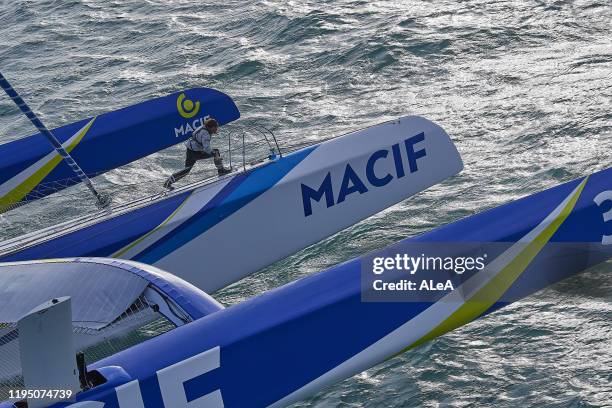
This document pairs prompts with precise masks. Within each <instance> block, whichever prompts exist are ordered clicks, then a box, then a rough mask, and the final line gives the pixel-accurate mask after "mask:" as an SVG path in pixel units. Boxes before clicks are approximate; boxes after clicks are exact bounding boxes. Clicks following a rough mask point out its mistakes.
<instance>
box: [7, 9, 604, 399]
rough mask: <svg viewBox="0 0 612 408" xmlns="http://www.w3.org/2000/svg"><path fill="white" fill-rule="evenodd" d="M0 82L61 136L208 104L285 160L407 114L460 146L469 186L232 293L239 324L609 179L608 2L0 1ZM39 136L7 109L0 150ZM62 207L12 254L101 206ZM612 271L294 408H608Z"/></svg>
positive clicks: (152, 166)
mask: <svg viewBox="0 0 612 408" xmlns="http://www.w3.org/2000/svg"><path fill="white" fill-rule="evenodd" d="M0 70H1V71H2V72H3V73H4V74H5V75H6V76H7V77H8V78H9V79H10V80H11V81H12V83H13V85H14V86H15V87H16V88H17V89H18V90H20V91H21V93H22V94H23V96H24V98H25V99H26V100H27V101H29V102H30V103H31V105H32V107H33V108H34V109H35V110H36V111H37V112H39V113H40V114H41V116H42V117H43V119H44V121H45V122H46V123H47V124H48V125H49V126H50V127H55V126H59V125H61V124H65V123H67V122H71V121H75V120H78V119H80V118H83V117H86V116H89V115H93V114H97V113H101V112H104V111H108V110H111V109H116V108H118V107H121V106H125V105H128V104H131V103H136V102H139V101H143V100H145V99H148V98H151V97H155V96H160V95H163V94H167V93H170V92H173V91H176V90H179V89H182V88H186V87H194V86H209V87H214V88H217V89H220V90H223V91H224V92H227V93H228V94H229V95H231V96H232V97H233V98H234V99H235V100H236V102H237V104H238V106H239V108H240V110H241V112H242V117H243V119H244V120H259V121H264V122H266V123H267V124H268V125H269V126H270V127H272V128H273V129H274V131H275V133H276V135H277V136H278V137H279V141H280V142H281V145H282V146H284V147H286V148H291V147H292V146H299V145H302V144H304V143H308V142H312V141H316V140H319V139H322V138H325V137H328V136H332V135H337V134H340V133H344V132H347V131H349V130H354V129H358V128H360V127H363V126H367V125H370V124H374V123H377V122H381V121H384V120H388V119H393V118H396V117H398V116H401V115H407V114H419V115H423V116H426V117H428V118H430V119H432V120H434V121H436V122H437V123H439V124H440V125H442V126H443V127H444V128H445V129H446V130H447V132H448V133H449V134H450V135H451V137H452V138H453V140H454V141H455V142H456V144H457V146H458V149H459V150H460V152H461V154H462V156H463V159H464V162H465V170H464V171H463V172H462V173H461V174H460V175H459V176H457V177H454V178H453V179H451V180H449V181H447V182H445V183H442V184H441V185H439V186H436V187H434V188H431V189H429V190H428V191H426V192H424V193H422V194H420V195H418V196H417V197H414V198H412V199H410V200H408V201H405V202H402V203H400V204H398V205H396V206H394V207H392V208H390V209H388V210H386V211H383V212H382V213H380V214H378V215H376V216H374V217H371V218H370V219H368V220H366V221H364V222H362V223H359V224H357V225H355V226H353V227H351V228H349V229H347V230H345V231H342V232H341V233H339V234H336V235H334V236H332V237H330V238H329V239H326V240H324V241H322V242H320V243H318V244H316V245H314V246H312V247H310V248H307V249H306V250H303V251H301V252H299V253H298V254H296V255H294V256H291V257H289V258H287V259H285V260H283V261H280V262H278V263H276V264H274V265H272V266H270V267H269V268H266V269H265V270H263V271H260V272H259V273H257V274H255V275H253V276H251V277H249V278H247V279H245V280H244V281H242V282H239V283H237V284H235V285H232V286H231V287H229V288H226V289H224V290H223V291H221V292H220V293H218V294H217V295H216V297H217V298H218V299H219V300H220V301H222V302H223V303H224V304H226V305H231V304H234V303H237V302H239V301H241V300H243V299H246V298H249V297H251V296H253V295H256V294H258V293H261V292H263V291H265V290H268V289H271V288H274V287H277V286H279V285H282V284H284V283H287V282H290V281H293V280H295V279H297V278H299V277H302V276H305V275H308V274H311V273H314V272H316V271H319V270H321V269H324V268H326V267H329V266H332V265H334V264H336V263H338V262H342V261H344V260H347V259H350V258H352V257H355V256H357V255H360V254H362V253H364V252H368V251H372V250H376V249H379V248H382V247H384V246H385V245H388V244H391V243H393V242H395V241H397V240H399V239H402V238H404V237H406V236H410V235H414V234H417V233H420V232H423V231H427V230H429V229H431V228H433V227H436V226H438V225H442V224H445V223H448V222H450V221H453V220H457V219H460V218H462V217H465V216H468V215H470V214H474V213H476V212H479V211H482V210H485V209H488V208H491V207H493V206H496V205H500V204H503V203H505V202H508V201H511V200H513V199H516V198H519V197H522V196H525V195H528V194H530V193H533V192H536V191H538V190H541V189H544V188H547V187H551V186H553V185H556V184H558V183H560V182H563V181H568V180H570V179H573V178H576V177H579V176H583V175H585V174H587V173H590V172H593V171H596V170H600V169H603V168H606V167H609V166H610V165H612V155H611V152H612V113H611V106H612V5H611V3H610V1H609V0H584V1H576V2H572V1H531V0H523V1H521V0H517V1H462V2H454V1H427V2H415V1H356V0H353V1H337V2H324V1H319V2H317V1H273V0H264V1H259V2H253V1H226V2H223V3H214V2H206V1H187V0H175V1H161V0H159V1H157V0H131V1H106V0H70V1H42V0H40V1H39V0H36V1H19V0H17V1H7V0H0ZM31 133H33V131H32V128H31V126H30V125H29V123H28V122H27V121H26V120H25V119H24V118H23V117H22V116H21V115H20V114H19V113H18V112H17V110H16V109H15V108H14V107H13V106H12V104H11V103H10V101H9V100H8V99H6V98H0V142H6V141H9V140H14V139H17V138H19V137H22V136H25V135H28V134H31ZM182 160H183V151H182V147H180V146H179V147H175V148H171V149H168V150H167V151H164V152H160V153H157V154H155V155H153V156H151V157H149V158H147V159H146V160H142V161H139V162H137V163H134V164H132V165H129V166H127V167H126V168H124V169H121V170H119V171H115V172H112V173H109V174H107V175H104V176H101V177H100V178H98V179H97V182H98V184H99V185H100V186H101V187H103V188H105V189H117V190H121V189H122V188H123V190H121V191H122V193H121V194H120V195H119V196H118V197H117V198H116V202H122V201H128V200H130V199H131V198H134V197H136V196H140V195H143V194H146V193H149V192H150V191H151V190H152V189H155V188H159V180H160V179H163V177H164V176H165V175H167V174H168V173H170V172H171V171H174V170H175V169H177V168H178V167H180V166H181V163H182ZM199 169H200V170H199V171H201V172H202V173H201V174H203V173H204V174H207V173H206V172H210V171H211V168H210V167H207V166H206V165H200V167H199ZM197 176H198V175H196V174H194V175H192V176H191V177H192V180H193V179H194V178H195V177H197ZM126 185H130V188H126V187H125V186H126ZM65 193H67V194H65V195H62V197H56V198H54V199H49V200H44V201H43V202H41V203H38V204H32V207H30V206H27V207H23V208H22V209H19V210H16V211H15V212H14V213H10V214H7V215H4V216H2V217H1V218H0V227H1V234H0V236H2V237H7V236H11V235H15V234H20V233H23V232H25V231H29V230H32V229H35V228H39V227H40V226H41V225H43V224H46V223H48V222H51V221H58V220H63V219H69V218H70V217H72V216H74V215H75V214H76V213H78V212H80V211H83V210H84V209H86V208H87V206H90V203H89V202H88V201H87V198H86V195H85V192H84V191H83V190H82V189H79V188H78V187H77V188H73V189H71V190H70V191H67V192H65ZM79 195H80V198H81V199H75V197H77V196H79ZM26 208H28V210H27V211H25V209H26ZM611 271H612V263H611V262H608V263H607V264H604V265H601V266H599V267H598V268H596V269H594V270H592V271H589V272H587V273H585V274H583V275H581V276H578V277H575V278H573V279H571V280H568V281H565V282H562V283H560V284H557V285H555V286H554V287H552V288H549V289H546V290H544V291H542V292H540V293H538V294H536V295H534V296H532V297H530V298H528V299H526V300H524V301H522V302H519V303H517V304H514V305H512V306H510V307H507V308H506V309H503V310H501V311H499V312H496V313H494V314H493V315H491V316H488V317H486V318H484V319H481V320H479V321H476V322H473V323H471V324H469V325H468V326H466V327H463V328H460V329H458V330H456V331H454V332H452V333H450V334H448V335H446V336H443V337H442V338H440V339H437V340H435V341H433V342H430V343H429V344H427V345H425V346H423V347H421V348H419V349H417V350H414V351H411V352H409V353H405V354H403V355H401V356H399V357H396V358H394V359H392V360H389V361H387V362H386V363H384V364H381V365H380V366H377V367H375V368H373V369H371V370H368V371H366V372H364V373H362V374H360V375H358V376H355V377H353V378H350V379H347V380H345V381H343V382H341V383H339V384H337V385H335V386H333V387H331V388H329V389H327V390H325V391H323V392H321V393H320V394H318V395H316V396H314V397H313V398H311V399H309V400H307V401H304V402H301V403H299V404H296V406H299V407H335V406H338V407H366V406H367V407H412V406H426V407H438V406H457V407H464V406H466V407H481V406H495V407H517V406H529V407H542V406H555V407H566V406H570V407H600V406H612V280H611V279H610V272H611Z"/></svg>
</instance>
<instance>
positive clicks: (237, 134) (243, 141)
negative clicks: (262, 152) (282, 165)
mask: <svg viewBox="0 0 612 408" xmlns="http://www.w3.org/2000/svg"><path fill="white" fill-rule="evenodd" d="M248 135H255V136H256V138H255V140H252V141H250V142H249V143H247V136H248ZM257 135H259V137H257ZM232 139H238V140H239V141H240V145H239V146H238V147H237V148H235V149H234V150H233V149H232ZM264 143H265V144H266V145H267V146H268V152H269V154H268V156H267V159H269V160H274V159H275V158H276V157H277V155H278V157H283V152H282V151H281V149H280V146H279V144H278V140H277V139H276V136H275V135H274V132H272V130H270V129H268V128H267V127H265V126H262V125H259V124H254V125H249V126H244V125H239V126H235V127H233V128H232V129H231V130H230V132H229V134H228V137H227V146H228V147H227V153H228V159H229V165H230V167H232V165H233V157H234V153H235V150H238V149H240V150H239V151H240V156H242V169H243V171H246V167H247V147H248V148H249V149H253V148H256V147H258V146H259V145H262V144H264ZM265 159H266V158H261V159H259V160H258V161H255V162H250V164H251V165H254V164H256V163H258V162H262V161H264V160H265Z"/></svg>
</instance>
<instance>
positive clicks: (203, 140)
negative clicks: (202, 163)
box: [164, 118, 232, 190]
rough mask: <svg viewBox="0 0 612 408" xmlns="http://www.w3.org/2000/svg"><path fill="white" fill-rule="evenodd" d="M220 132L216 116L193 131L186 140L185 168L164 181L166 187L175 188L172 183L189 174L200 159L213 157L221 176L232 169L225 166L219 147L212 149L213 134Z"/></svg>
mask: <svg viewBox="0 0 612 408" xmlns="http://www.w3.org/2000/svg"><path fill="white" fill-rule="evenodd" d="M218 132H219V122H217V120H216V119H214V118H208V119H206V120H205V121H204V125H203V126H200V127H199V128H197V129H196V130H194V131H193V134H192V135H191V138H189V140H187V141H186V142H185V147H186V148H187V149H186V152H185V153H186V156H185V168H184V169H183V170H180V171H177V172H176V173H174V174H172V175H171V176H170V177H169V178H168V179H167V180H166V182H165V183H164V187H165V188H167V189H169V190H171V189H172V188H173V187H172V184H174V183H175V182H176V181H178V180H180V179H182V178H183V177H185V176H186V175H187V174H189V172H190V171H191V169H192V168H193V166H194V164H195V163H196V162H197V161H198V160H202V159H210V158H211V157H212V159H213V163H214V164H215V167H216V168H217V172H218V174H219V175H220V176H222V175H224V174H227V173H229V172H231V171H232V169H231V168H226V167H223V159H222V158H221V154H220V153H219V149H212V148H211V146H210V141H211V139H212V137H213V135H216V134H217V133H218Z"/></svg>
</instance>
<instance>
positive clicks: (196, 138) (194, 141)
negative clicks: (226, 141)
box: [185, 126, 212, 154]
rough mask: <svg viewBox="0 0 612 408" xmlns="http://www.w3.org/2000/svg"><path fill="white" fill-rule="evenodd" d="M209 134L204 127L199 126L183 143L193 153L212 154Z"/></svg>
mask: <svg viewBox="0 0 612 408" xmlns="http://www.w3.org/2000/svg"><path fill="white" fill-rule="evenodd" d="M210 139H211V137H210V133H208V130H206V128H205V127H204V126H200V127H199V128H197V129H196V130H194V131H193V134H192V135H191V137H190V138H189V139H188V140H187V141H186V142H185V146H186V147H187V148H188V149H190V150H193V151H194V152H205V153H208V154H212V148H211V147H210Z"/></svg>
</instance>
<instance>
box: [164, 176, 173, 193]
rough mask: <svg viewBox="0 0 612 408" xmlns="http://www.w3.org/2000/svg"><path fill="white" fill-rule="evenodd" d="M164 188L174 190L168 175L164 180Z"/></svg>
mask: <svg viewBox="0 0 612 408" xmlns="http://www.w3.org/2000/svg"><path fill="white" fill-rule="evenodd" d="M164 188H167V189H168V190H174V187H172V177H170V178H169V179H168V180H166V181H165V182H164Z"/></svg>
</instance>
